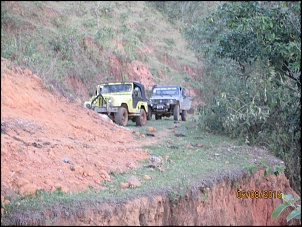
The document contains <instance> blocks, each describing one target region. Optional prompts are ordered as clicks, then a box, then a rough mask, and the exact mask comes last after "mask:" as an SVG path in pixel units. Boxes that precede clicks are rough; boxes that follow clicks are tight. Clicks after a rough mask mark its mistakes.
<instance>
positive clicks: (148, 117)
mask: <svg viewBox="0 0 302 227" xmlns="http://www.w3.org/2000/svg"><path fill="white" fill-rule="evenodd" d="M147 120H152V109H151V107H150V106H148V115H147Z"/></svg>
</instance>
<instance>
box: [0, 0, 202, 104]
mask: <svg viewBox="0 0 302 227" xmlns="http://www.w3.org/2000/svg"><path fill="white" fill-rule="evenodd" d="M1 4H3V7H2V14H3V16H2V18H3V20H2V25H3V26H2V37H1V38H2V39H1V44H2V47H3V49H2V51H1V55H2V57H6V58H11V59H12V60H13V61H14V62H15V63H17V64H18V65H21V66H24V67H28V68H29V69H31V70H32V71H33V72H34V73H36V74H38V75H39V76H40V77H42V79H43V80H44V81H45V84H46V87H47V88H49V89H51V87H53V88H55V89H58V90H59V91H60V92H61V93H63V94H65V93H69V95H70V96H73V97H75V96H77V97H80V98H84V97H83V96H85V95H83V94H82V93H80V92H79V91H77V90H73V91H72V92H71V88H70V87H69V85H68V84H67V83H66V78H67V75H71V76H73V77H75V78H78V79H79V80H80V81H82V82H83V86H84V87H85V88H86V91H91V90H94V87H95V83H96V82H99V81H100V80H112V79H115V78H116V77H118V76H119V75H117V74H114V73H112V67H114V65H112V63H111V61H110V60H109V58H110V57H112V56H115V57H116V58H117V59H118V60H119V63H120V64H121V67H120V68H121V69H120V70H121V71H122V72H121V73H123V74H127V72H126V71H123V70H124V69H125V68H126V65H127V63H130V62H131V61H133V60H139V61H141V62H143V64H145V65H146V66H147V67H148V69H149V70H150V72H151V73H152V75H153V80H154V81H155V82H156V83H166V84H169V83H178V84H180V85H184V83H185V80H184V78H185V77H186V76H188V75H187V74H186V72H185V71H184V69H183V66H190V67H192V68H193V69H194V68H196V63H197V60H196V58H195V57H194V54H193V52H192V51H190V50H188V49H187V48H186V42H185V40H184V39H183V38H182V37H181V34H180V32H179V30H178V28H175V27H174V26H173V25H171V24H170V23H169V22H168V21H167V20H166V18H165V17H164V16H163V15H162V14H161V13H159V12H158V11H156V10H154V9H153V8H151V7H149V6H148V4H147V3H146V2H140V1H139V2H111V1H109V2H85V1H80V2H56V1H53V2H13V3H12V2H7V3H1ZM87 39H88V40H92V44H91V45H89V46H87V45H86V44H85V42H84V40H87ZM117 42H120V43H122V45H123V49H124V50H121V49H120V48H119V47H118V45H117ZM145 48H150V49H151V50H153V52H151V53H149V52H148V53H141V54H140V53H138V52H137V51H139V50H144V49H145ZM187 80H188V79H187ZM195 83H196V82H194V81H192V82H191V84H195ZM87 93H88V92H87ZM65 96H66V95H65ZM85 98H87V96H86V97H85ZM85 98H84V99H85Z"/></svg>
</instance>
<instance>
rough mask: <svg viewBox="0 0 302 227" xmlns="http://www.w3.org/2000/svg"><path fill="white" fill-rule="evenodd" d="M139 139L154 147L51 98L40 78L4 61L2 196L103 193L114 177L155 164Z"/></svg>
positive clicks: (62, 100) (79, 108) (75, 104)
mask: <svg viewBox="0 0 302 227" xmlns="http://www.w3.org/2000/svg"><path fill="white" fill-rule="evenodd" d="M138 136H140V137H141V138H140V142H141V141H145V142H146V143H148V142H152V141H151V140H152V139H151V138H148V137H143V135H139V134H137V133H136V134H135V133H133V131H132V130H130V129H129V128H127V127H120V126H118V125H116V124H114V123H113V122H112V121H111V120H109V119H107V118H104V117H102V116H101V115H99V114H97V113H96V112H93V111H90V110H88V109H86V108H84V106H83V103H81V102H80V101H78V102H70V101H69V100H67V99H65V98H62V97H60V96H56V95H54V94H52V93H50V92H49V91H48V90H47V89H45V88H44V86H43V82H42V81H41V79H40V78H39V77H38V76H37V75H34V74H32V72H31V71H30V70H28V69H26V70H24V71H23V70H21V69H20V68H18V67H12V66H11V64H10V63H9V62H8V61H7V60H5V59H3V58H1V194H2V193H3V192H5V191H7V190H10V189H15V190H19V192H20V193H22V194H23V193H33V192H35V191H36V190H38V189H43V190H46V191H53V190H55V189H57V188H61V189H62V191H64V192H75V191H81V190H85V189H87V188H88V186H92V187H95V188H100V187H102V186H101V184H102V181H104V180H108V181H110V176H109V173H110V172H111V171H115V172H121V171H126V170H127V168H128V167H127V166H126V164H127V162H131V163H133V164H134V165H139V164H138V163H137V161H138V160H144V159H147V158H149V155H148V153H147V151H146V150H143V149H142V148H141V143H138V141H137V137H138ZM153 142H154V141H153Z"/></svg>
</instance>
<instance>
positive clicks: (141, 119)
mask: <svg viewBox="0 0 302 227" xmlns="http://www.w3.org/2000/svg"><path fill="white" fill-rule="evenodd" d="M135 120H136V125H137V126H144V125H145V124H146V123H147V113H146V111H145V110H144V109H141V111H140V114H139V116H138V117H135Z"/></svg>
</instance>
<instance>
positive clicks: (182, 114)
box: [181, 110, 187, 121]
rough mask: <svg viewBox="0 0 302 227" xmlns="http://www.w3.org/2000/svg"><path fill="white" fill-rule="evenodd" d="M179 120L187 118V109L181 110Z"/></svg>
mask: <svg viewBox="0 0 302 227" xmlns="http://www.w3.org/2000/svg"><path fill="white" fill-rule="evenodd" d="M181 120H182V121H186V120H187V111H186V110H182V111H181Z"/></svg>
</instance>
